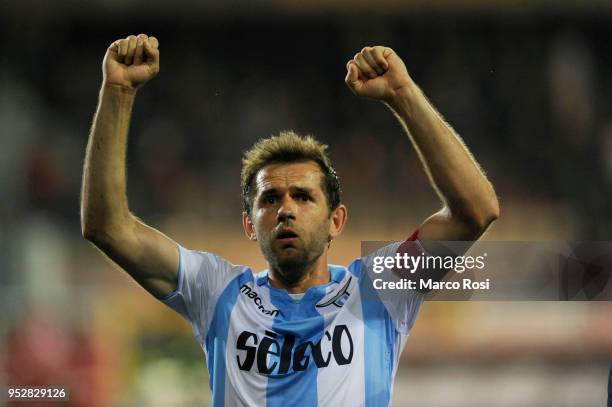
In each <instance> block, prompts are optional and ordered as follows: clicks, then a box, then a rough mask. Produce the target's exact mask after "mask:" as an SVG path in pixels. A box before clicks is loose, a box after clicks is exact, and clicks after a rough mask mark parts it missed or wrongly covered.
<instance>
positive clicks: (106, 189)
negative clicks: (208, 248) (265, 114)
mask: <svg viewBox="0 0 612 407" xmlns="http://www.w3.org/2000/svg"><path fill="white" fill-rule="evenodd" d="M159 58H160V53H159V49H158V41H157V39H156V38H154V37H148V36H146V35H144V34H140V35H138V36H129V37H127V38H125V39H121V40H117V41H115V42H113V43H112V44H111V45H110V46H109V48H108V49H107V51H106V55H105V57H104V62H103V83H102V88H101V91H100V99H99V104H98V108H97V112H96V115H95V118H94V122H93V126H92V130H91V134H90V137H89V143H88V146H87V152H86V158H85V168H84V175H83V186H82V203H81V222H82V231H83V235H84V236H85V238H86V239H88V240H89V241H91V242H92V243H93V244H95V245H96V246H97V247H98V248H100V249H101V250H102V251H103V252H104V253H105V254H106V255H107V256H108V257H110V258H111V259H112V260H113V261H115V262H116V263H117V264H118V265H120V266H121V267H122V268H123V269H124V270H126V271H127V273H128V274H130V276H132V277H133V278H134V279H135V280H136V281H137V282H138V283H139V284H140V285H141V286H142V287H144V288H145V289H146V290H147V291H148V292H149V293H151V294H152V295H154V296H155V297H156V298H158V299H160V300H161V301H163V302H164V303H165V304H167V305H168V306H170V307H172V308H173V309H174V310H176V311H177V312H178V313H179V314H181V315H182V316H183V317H184V318H186V319H187V320H188V321H189V322H190V323H191V325H192V327H193V331H194V333H195V336H196V338H197V341H198V342H199V343H200V345H201V346H202V348H203V350H204V352H205V354H206V358H207V365H208V370H209V372H210V386H211V389H212V397H213V405H215V406H258V405H267V406H279V405H283V406H296V405H299V406H318V405H321V406H343V405H347V406H348V405H350V406H363V405H365V406H386V405H389V403H390V400H391V393H392V384H393V379H394V376H395V372H396V369H397V366H398V362H399V357H400V354H401V352H402V349H403V347H404V344H405V342H406V339H407V337H408V335H409V333H410V330H411V328H412V326H413V323H414V320H415V317H416V314H417V312H418V309H419V307H420V305H421V303H422V301H423V296H424V294H423V293H420V292H418V291H414V290H413V291H411V290H407V291H406V293H405V295H404V296H402V297H401V298H400V300H398V301H396V302H394V303H388V302H387V303H383V302H381V301H378V302H376V301H366V300H365V298H366V297H367V296H368V295H371V294H372V284H371V283H370V282H369V280H368V278H367V277H368V275H367V273H366V267H365V265H366V264H368V262H369V261H371V259H370V258H369V257H365V258H359V259H357V260H355V261H354V262H353V263H352V264H351V265H350V266H349V267H348V268H346V267H340V266H334V265H329V264H328V263H327V254H328V250H329V247H330V242H331V241H332V239H335V238H336V237H338V236H340V234H341V233H342V229H343V227H344V225H345V224H346V221H347V209H346V207H345V206H344V205H342V203H341V201H340V185H339V181H338V177H337V176H336V173H335V171H334V170H333V167H332V164H331V162H330V160H329V158H328V156H327V154H326V151H325V150H326V146H324V145H322V144H320V143H319V142H317V141H316V140H315V139H313V138H311V137H301V136H298V135H296V134H294V133H293V132H290V131H288V132H283V133H281V134H280V135H278V136H276V137H271V138H268V139H263V140H260V141H259V142H257V143H256V144H255V145H254V146H253V147H252V148H251V149H250V150H249V151H248V152H246V153H245V155H244V159H243V169H242V199H243V208H244V211H243V215H242V219H243V225H244V230H245V232H246V235H247V237H248V239H250V240H251V241H256V242H257V243H258V244H259V246H260V248H261V252H262V254H263V255H264V257H265V259H266V260H267V262H268V265H269V268H268V269H267V270H265V271H262V272H259V273H256V272H255V271H253V270H252V269H251V268H249V267H247V266H237V265H233V264H232V263H230V262H229V261H228V260H225V259H223V258H221V257H219V256H217V255H215V254H213V253H207V252H204V251H192V250H188V249H186V248H184V247H182V246H180V245H178V244H177V243H175V242H174V241H172V239H170V238H169V237H167V236H165V235H164V234H162V233H161V232H159V231H157V230H155V229H153V228H151V227H149V226H147V225H145V224H144V223H142V222H141V221H140V220H139V219H138V218H136V217H135V216H134V215H133V214H132V213H131V212H130V210H129V208H128V202H127V198H126V176H125V172H126V170H125V155H126V140H127V135H128V127H129V123H130V115H131V111H132V106H133V103H134V99H135V97H136V94H137V91H138V89H139V88H140V87H142V86H143V85H144V84H145V83H146V82H147V81H149V80H150V79H151V78H153V77H154V76H155V75H156V74H157V73H158V72H159ZM345 82H346V84H347V85H348V86H349V88H350V89H351V90H352V91H353V93H355V94H356V95H358V96H363V97H367V98H371V99H375V100H379V101H381V102H383V103H385V104H386V105H387V106H389V108H390V109H391V110H392V111H393V113H394V114H395V115H396V117H397V118H398V119H399V120H400V122H401V123H402V125H403V126H404V128H405V130H406V133H407V134H408V136H409V137H410V140H411V141H412V144H413V145H414V147H415V149H416V150H417V151H418V155H419V157H420V159H421V161H422V163H423V166H424V167H425V171H426V172H427V174H428V176H429V178H430V180H431V183H432V186H433V187H434V189H435V190H436V191H437V192H438V194H439V195H440V197H441V199H442V201H443V204H444V205H443V209H441V210H440V211H438V212H436V213H434V214H433V215H432V216H431V217H429V218H428V219H426V220H425V221H424V222H423V223H422V224H421V226H420V227H419V228H418V229H417V230H416V231H415V232H414V233H412V235H411V237H410V238H409V240H413V241H416V243H415V244H418V245H419V246H418V247H419V248H422V250H425V251H428V250H431V251H434V250H435V247H434V246H433V243H431V242H433V241H436V240H463V241H473V240H476V239H477V238H478V237H479V236H480V235H481V234H482V233H483V232H484V231H485V229H486V228H487V227H488V226H489V224H490V223H491V222H493V221H494V220H495V219H496V218H497V217H498V212H499V209H498V203H497V199H496V196H495V193H494V191H493V188H492V187H491V185H490V183H489V182H488V181H487V179H486V178H485V176H484V175H483V173H482V172H481V170H480V169H479V166H478V165H477V164H476V162H475V161H474V159H473V157H472V156H471V154H470V153H469V151H468V150H467V149H466V147H465V145H464V144H463V142H462V141H461V139H460V138H459V137H458V136H457V135H456V134H455V133H454V131H453V130H452V129H451V128H450V127H449V126H448V125H447V124H446V123H445V122H444V120H443V119H442V118H441V117H440V115H439V114H438V113H437V112H436V110H435V109H434V108H433V107H432V106H431V104H430V103H429V102H428V101H427V99H426V98H425V96H424V95H423V93H422V92H421V90H420V89H419V88H418V86H417V85H416V84H415V83H414V82H413V80H412V78H411V77H410V75H409V74H408V71H407V70H406V67H405V65H404V63H403V62H402V60H401V59H400V58H399V57H398V56H397V55H396V54H395V52H394V51H393V50H392V49H390V48H387V47H383V46H376V47H366V48H363V49H362V50H361V51H360V52H358V53H357V54H356V55H355V57H354V58H353V59H351V60H350V61H348V63H347V75H346V79H345ZM402 244H403V243H402V242H398V243H395V244H391V245H389V246H387V247H385V248H383V249H381V251H380V252H377V253H379V254H380V253H386V254H388V255H393V254H394V253H395V252H396V251H397V250H399V248H400V245H402Z"/></svg>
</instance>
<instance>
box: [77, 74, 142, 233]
mask: <svg viewBox="0 0 612 407" xmlns="http://www.w3.org/2000/svg"><path fill="white" fill-rule="evenodd" d="M135 92H136V91H135V90H129V89H126V88H122V87H119V86H105V85H103V86H102V89H101V90H100V99H99V103H98V108H97V111H96V114H95V117H94V121H93V125H92V129H91V133H90V136H89V141H88V144H87V151H86V156H85V165H84V170H83V184H82V191H81V194H82V196H81V227H82V230H83V234H84V235H85V236H86V237H88V238H96V237H101V236H103V235H105V234H107V233H108V231H109V230H110V229H112V228H114V227H116V226H117V225H122V224H125V222H126V221H127V220H128V219H129V217H130V213H129V210H128V203H127V195H126V168H125V157H126V150H127V137H128V130H129V123H130V117H131V113H132V105H133V103H134V98H135Z"/></svg>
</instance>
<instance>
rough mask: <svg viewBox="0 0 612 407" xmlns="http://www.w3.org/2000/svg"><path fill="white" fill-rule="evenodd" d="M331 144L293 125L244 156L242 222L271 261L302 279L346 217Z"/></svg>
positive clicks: (284, 274) (289, 276) (292, 278)
mask: <svg viewBox="0 0 612 407" xmlns="http://www.w3.org/2000/svg"><path fill="white" fill-rule="evenodd" d="M326 150H327V146H326V145H324V144H321V143H320V142H318V141H316V140H315V139H314V138H312V137H310V136H305V137H303V136H299V135H297V134H295V133H294V132H292V131H284V132H281V133H280V134H279V135H278V136H274V137H270V138H267V139H262V140H260V141H258V142H257V143H256V144H255V145H254V146H253V147H252V148H251V149H250V150H248V151H247V152H246V153H245V154H244V158H243V161H242V164H243V165H242V175H241V186H242V203H243V225H244V229H245V232H246V234H247V236H248V237H249V239H251V240H256V241H257V242H258V243H259V246H260V248H261V251H262V253H263V255H264V257H265V258H266V260H267V261H268V263H269V264H270V267H271V268H272V269H273V270H274V271H275V272H277V273H279V274H280V277H281V278H283V280H285V281H286V282H287V283H290V284H291V283H297V282H298V281H300V279H301V278H302V277H303V276H304V274H305V272H306V271H307V269H308V267H309V266H310V265H312V264H314V263H315V262H316V261H317V260H319V259H320V258H321V256H322V255H324V254H326V251H327V249H328V247H329V244H330V242H331V241H332V240H333V239H334V238H335V237H337V236H339V235H340V233H341V232H342V229H343V227H344V224H345V223H346V219H347V217H346V215H347V213H346V208H345V207H344V205H342V204H341V203H340V183H339V180H338V177H337V175H336V172H335V171H334V169H333V167H332V165H331V161H330V159H329V156H328V155H327V152H326Z"/></svg>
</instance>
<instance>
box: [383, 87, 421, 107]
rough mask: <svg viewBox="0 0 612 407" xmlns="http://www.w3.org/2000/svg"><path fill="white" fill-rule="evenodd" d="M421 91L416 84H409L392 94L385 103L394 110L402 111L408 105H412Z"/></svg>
mask: <svg viewBox="0 0 612 407" xmlns="http://www.w3.org/2000/svg"><path fill="white" fill-rule="evenodd" d="M418 93H419V89H418V87H417V86H416V84H415V83H414V82H412V81H411V82H410V83H407V84H405V85H403V86H401V87H399V88H397V89H394V90H393V92H391V95H390V96H389V98H387V100H385V103H386V104H387V105H389V107H391V108H392V109H394V110H397V109H400V108H401V107H402V106H405V105H406V103H411V102H412V101H414V100H415V99H416V98H417V95H418Z"/></svg>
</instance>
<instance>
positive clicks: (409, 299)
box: [363, 231, 426, 335]
mask: <svg viewBox="0 0 612 407" xmlns="http://www.w3.org/2000/svg"><path fill="white" fill-rule="evenodd" d="M417 238H418V231H417V232H415V233H413V234H412V235H411V236H410V237H409V238H408V239H406V240H405V241H403V242H395V243H392V244H389V245H387V246H384V247H382V248H381V249H378V250H376V251H375V252H373V253H371V254H369V255H368V256H366V257H364V258H363V262H364V265H365V267H366V270H367V271H368V274H369V275H370V276H372V275H373V274H372V270H373V264H374V258H375V257H394V256H395V255H396V254H397V253H400V254H403V253H407V254H408V255H411V256H420V255H421V254H423V253H425V250H424V249H423V246H422V245H421V243H420V242H419V240H418V239H417ZM374 278H376V275H374ZM386 279H387V280H396V281H397V280H399V277H398V276H397V275H395V273H390V274H388V275H387V277H386ZM378 295H379V298H380V300H381V301H382V302H383V304H384V306H385V308H386V310H387V312H388V313H389V316H390V317H391V319H392V320H393V323H394V325H395V329H396V330H397V331H398V332H399V333H400V334H402V335H408V334H410V330H411V329H412V327H413V326H414V322H415V321H416V317H417V315H418V313H419V310H420V308H421V304H422V303H423V301H424V300H425V296H426V293H424V292H421V291H418V290H410V289H403V290H393V291H385V292H379V293H378Z"/></svg>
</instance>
